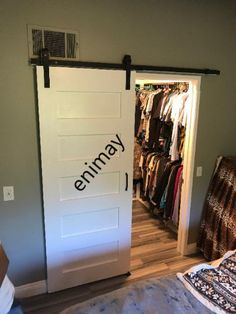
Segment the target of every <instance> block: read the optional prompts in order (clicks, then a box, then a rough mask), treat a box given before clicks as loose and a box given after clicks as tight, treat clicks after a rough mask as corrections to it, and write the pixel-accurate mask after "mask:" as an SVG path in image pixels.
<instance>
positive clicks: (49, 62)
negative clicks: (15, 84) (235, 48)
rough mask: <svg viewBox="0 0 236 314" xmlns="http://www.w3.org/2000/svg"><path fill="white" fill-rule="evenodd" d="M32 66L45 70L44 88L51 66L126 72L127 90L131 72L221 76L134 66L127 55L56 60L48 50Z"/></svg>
mask: <svg viewBox="0 0 236 314" xmlns="http://www.w3.org/2000/svg"><path fill="white" fill-rule="evenodd" d="M30 63H31V64H34V65H42V66H43V69H44V87H45V88H49V87H50V73H49V67H50V66H54V67H55V66H60V67H63V66H64V67H73V68H90V69H103V70H124V71H125V75H126V84H125V89H127V90H129V89H130V74H131V71H138V72H151V73H175V74H176V73H178V74H193V75H194V74H195V75H220V71H219V70H211V69H195V68H178V67H169V66H155V65H136V64H132V60H131V56H130V55H125V56H124V58H123V60H122V63H121V64H119V63H101V62H84V61H68V60H56V59H51V58H50V53H49V51H48V49H47V48H44V49H42V50H41V51H40V55H39V58H32V59H31V60H30Z"/></svg>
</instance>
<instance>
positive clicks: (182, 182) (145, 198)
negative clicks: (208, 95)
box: [134, 73, 201, 255]
mask: <svg viewBox="0 0 236 314" xmlns="http://www.w3.org/2000/svg"><path fill="white" fill-rule="evenodd" d="M135 83H136V114H135V120H136V122H135V142H138V143H139V148H138V151H139V154H141V156H142V157H141V156H140V157H141V159H140V158H139V160H140V162H139V167H140V168H139V170H140V172H141V180H137V178H135V174H134V183H137V182H139V181H141V193H140V184H136V185H134V186H136V195H135V196H134V197H135V199H136V200H138V201H141V202H142V203H143V204H145V206H146V207H148V211H150V213H152V214H153V216H154V217H155V216H156V217H157V218H159V219H163V221H164V223H165V225H166V228H167V229H168V228H169V229H170V230H171V229H172V232H173V229H176V232H177V252H178V253H180V254H181V255H187V254H191V253H194V249H195V247H194V245H188V233H189V220H190V208H191V196H192V183H193V176H194V158H195V149H196V136H197V123H198V111H199V102H200V84H201V77H200V76H188V75H175V74H154V73H136V81H135ZM155 95H156V96H155ZM139 97H141V98H142V99H141V100H142V103H141V102H140V103H139V104H138V103H137V100H138V99H139V100H140V98H139ZM146 97H147V98H146ZM154 97H155V101H154ZM171 97H172V101H171ZM174 98H175V103H174V102H173V99H174ZM153 101H154V103H155V104H154V106H156V107H155V108H154V109H155V110H156V109H157V102H159V101H161V102H162V105H160V103H159V109H157V110H156V111H155V110H153V107H152V105H153ZM165 104H166V105H167V106H165ZM140 105H141V107H142V108H141V109H140V108H138V109H139V110H140V112H139V113H138V112H137V106H140ZM172 105H173V108H171V107H172ZM168 106H169V107H168ZM144 107H145V108H144ZM172 109H173V110H172ZM183 109H184V110H183ZM154 111H155V117H154V118H157V117H158V121H159V122H161V126H160V125H158V123H159V122H157V119H152V118H153V117H152V114H154ZM176 115H177V120H178V122H176V121H175V120H174V119H175V118H176ZM138 119H140V121H138ZM137 121H138V122H137ZM163 121H164V122H167V123H166V124H165V123H163ZM163 126H164V130H163ZM152 127H154V129H155V130H154V131H153V130H152V129H151V128H152ZM163 132H164V136H163ZM174 133H176V134H174ZM156 134H158V136H157V137H158V138H155V135H156ZM153 136H154V138H153ZM135 145H136V144H135ZM140 151H141V152H140ZM136 157H137V156H136ZM152 157H153V158H152ZM134 158H135V156H134ZM155 158H156V160H155ZM163 159H164V160H163ZM157 160H158V163H159V164H158V166H159V167H162V168H161V170H160V173H161V174H162V175H163V171H164V168H165V167H166V165H167V166H168V164H167V163H170V164H173V165H175V168H176V169H175V175H176V176H177V173H178V178H179V182H177V179H176V176H175V178H174V180H173V176H172V183H171V181H170V179H171V178H170V177H168V178H167V177H166V178H165V180H164V181H165V184H164V185H162V186H161V190H162V192H161V194H160V193H159V192H158V189H159V191H160V185H159V186H158V184H157V185H156V186H155V183H154V182H158V183H160V180H159V179H160V178H158V175H159V174H158V171H156V173H151V174H150V172H152V171H153V170H155V167H156V169H157V168H158V166H157V165H156V163H157ZM149 162H151V165H150V164H149ZM134 164H135V163H134ZM136 164H137V161H136ZM172 168H173V167H172ZM158 169H159V168H158ZM165 169H166V168H165ZM169 170H170V169H169ZM134 173H135V171H134ZM167 173H168V176H170V171H169V172H168V171H167ZM162 179H163V178H162ZM158 180H159V181H158ZM168 183H169V187H170V185H171V184H172V187H171V189H172V191H171V193H172V199H171V200H170V198H168V199H167V198H166V196H167V195H166V193H167V185H168ZM178 193H179V194H178ZM173 195H174V196H173ZM163 201H164V202H163ZM167 201H168V209H167V210H166V209H165V206H166V203H167ZM171 202H172V203H171ZM163 203H164V205H163ZM170 208H171V210H170ZM165 210H166V212H165Z"/></svg>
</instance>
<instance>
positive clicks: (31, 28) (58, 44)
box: [28, 25, 79, 60]
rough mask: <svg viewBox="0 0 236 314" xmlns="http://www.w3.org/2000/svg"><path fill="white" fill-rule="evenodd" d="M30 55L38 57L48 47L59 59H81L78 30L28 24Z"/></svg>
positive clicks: (52, 54) (51, 55) (54, 57)
mask: <svg viewBox="0 0 236 314" xmlns="http://www.w3.org/2000/svg"><path fill="white" fill-rule="evenodd" d="M28 46H29V57H30V58H36V57H38V56H39V51H40V50H41V49H43V48H47V49H48V51H49V53H50V57H51V58H53V59H58V60H79V35H78V32H76V31H70V30H62V29H56V28H51V27H50V28H49V27H42V26H38V25H28Z"/></svg>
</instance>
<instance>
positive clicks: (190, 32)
mask: <svg viewBox="0 0 236 314" xmlns="http://www.w3.org/2000/svg"><path fill="white" fill-rule="evenodd" d="M235 15H236V1H234V0H232V1H230V0H225V1H221V0H208V1H207V0H146V1H143V0H136V1H134V0H130V1H127V0H117V1H115V0H58V1H57V0H54V1H52V0H41V1H36V0H35V1H33V0H20V1H18V0H15V1H14V0H0V43H1V48H0V56H1V58H0V71H1V72H0V75H1V80H0V95H1V99H0V104H1V111H0V144H1V151H0V156H1V157H0V160H1V164H0V182H1V184H0V186H1V188H2V186H4V185H13V186H14V187H15V201H13V202H3V198H2V195H1V196H0V201H1V210H0V239H1V240H2V241H3V243H4V246H5V248H6V251H7V254H8V256H9V257H10V261H11V264H10V269H9V275H10V277H11V279H12V280H13V282H14V284H15V285H21V284H26V283H30V282H34V281H38V280H43V279H45V276H46V275H45V247H44V235H43V213H42V197H41V185H40V168H39V149H38V129H37V114H36V112H37V110H36V105H35V95H34V86H33V70H32V68H31V66H29V65H28V50H27V32H26V24H36V25H37V24H38V25H42V26H51V27H57V28H67V29H75V30H79V32H80V57H81V60H84V61H101V62H117V63H118V62H120V61H121V59H122V57H123V55H124V54H126V53H129V54H131V55H132V57H133V63H136V64H153V65H169V66H180V67H197V68H204V67H209V68H218V69H220V70H221V75H220V76H219V77H204V78H203V79H202V86H201V103H200V117H199V132H198V137H197V153H196V160H195V165H202V166H203V176H202V177H200V178H196V177H195V179H194V186H193V199H192V207H191V222H190V225H191V232H190V235H189V243H192V242H194V241H195V240H196V236H197V232H198V226H199V220H200V215H201V209H202V204H203V199H204V196H205V193H206V189H207V186H208V182H209V178H210V174H211V172H212V169H213V165H214V161H215V158H216V156H217V155H219V154H225V155H233V154H236V141H235V140H234V135H235V133H236V132H235V131H236V124H235V115H236V102H235V98H236V96H235V95H236V85H235V77H234V76H235V70H236V61H235V60H236V58H235V55H236V44H235V34H236V32H235V31H236V29H235V25H236V24H235V21H236V19H235Z"/></svg>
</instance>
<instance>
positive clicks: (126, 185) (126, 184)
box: [125, 172, 129, 191]
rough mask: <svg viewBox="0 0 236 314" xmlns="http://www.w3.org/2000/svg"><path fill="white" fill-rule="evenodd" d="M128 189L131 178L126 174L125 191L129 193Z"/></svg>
mask: <svg viewBox="0 0 236 314" xmlns="http://www.w3.org/2000/svg"><path fill="white" fill-rule="evenodd" d="M128 187H129V176H128V173H127V172H126V173H125V191H128Z"/></svg>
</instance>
